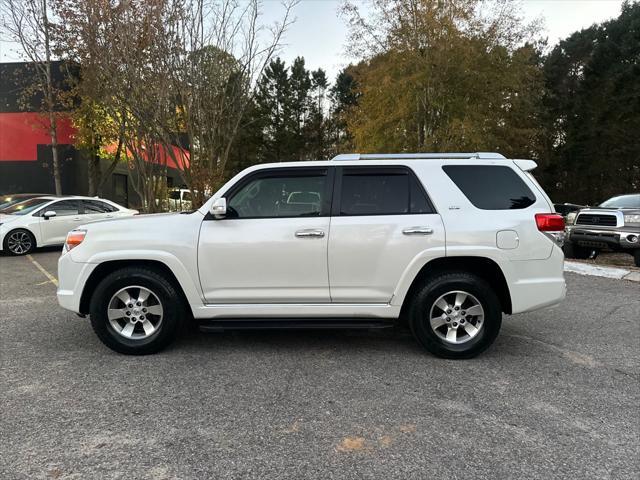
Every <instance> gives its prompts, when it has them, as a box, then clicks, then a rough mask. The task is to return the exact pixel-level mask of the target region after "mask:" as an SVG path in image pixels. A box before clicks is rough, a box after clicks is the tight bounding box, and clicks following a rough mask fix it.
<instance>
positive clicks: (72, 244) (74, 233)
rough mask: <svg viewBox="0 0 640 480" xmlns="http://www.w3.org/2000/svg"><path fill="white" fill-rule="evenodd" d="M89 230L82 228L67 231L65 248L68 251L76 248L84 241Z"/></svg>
mask: <svg viewBox="0 0 640 480" xmlns="http://www.w3.org/2000/svg"><path fill="white" fill-rule="evenodd" d="M86 235H87V231H86V230H82V229H76V230H71V231H70V232H69V233H67V240H66V241H65V242H64V248H65V250H66V251H67V252H68V251H69V250H72V249H74V248H76V247H77V246H78V245H80V244H81V243H82V242H83V241H84V237H86Z"/></svg>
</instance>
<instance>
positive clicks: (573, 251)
mask: <svg viewBox="0 0 640 480" xmlns="http://www.w3.org/2000/svg"><path fill="white" fill-rule="evenodd" d="M601 250H612V251H614V252H626V253H629V254H630V255H633V258H634V262H635V265H636V266H637V267H640V194H628V195H618V196H615V197H612V198H610V199H609V200H607V201H606V202H602V203H601V204H600V206H598V207H592V208H586V209H582V210H580V211H579V212H578V214H577V216H576V218H575V221H574V222H573V224H572V225H567V238H566V240H565V246H564V251H565V254H566V255H567V257H569V258H588V257H589V256H591V255H594V254H595V255H597V254H598V252H600V251H601Z"/></svg>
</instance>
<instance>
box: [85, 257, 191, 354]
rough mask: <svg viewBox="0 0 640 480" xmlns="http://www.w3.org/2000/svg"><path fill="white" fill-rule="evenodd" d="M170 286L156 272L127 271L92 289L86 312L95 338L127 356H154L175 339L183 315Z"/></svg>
mask: <svg viewBox="0 0 640 480" xmlns="http://www.w3.org/2000/svg"><path fill="white" fill-rule="evenodd" d="M182 304H183V302H182V299H181V297H180V295H179V294H178V292H177V291H176V289H175V287H174V286H173V284H172V283H171V282H170V281H168V280H167V279H166V278H165V277H164V276H163V275H162V274H160V273H159V272H157V271H155V270H152V269H148V268H138V267H127V268H123V269H121V270H117V271H115V272H113V273H111V274H109V275H107V276H106V277H105V278H104V279H103V280H102V281H101V282H100V283H99V284H98V286H97V287H96V289H95V291H94V293H93V296H92V298H91V303H90V306H89V312H90V315H91V325H92V327H93V330H94V331H95V332H96V334H97V335H98V338H100V340H102V342H103V343H104V344H105V345H106V346H107V347H109V348H111V349H112V350H115V351H116V352H119V353H125V354H129V355H146V354H150V353H156V352H158V351H160V350H162V349H163V348H165V347H166V346H167V345H169V344H170V343H171V342H172V341H173V340H174V338H175V337H176V334H177V331H178V326H179V324H180V321H181V320H182V318H181V317H182V314H183V312H184V309H183V305H182Z"/></svg>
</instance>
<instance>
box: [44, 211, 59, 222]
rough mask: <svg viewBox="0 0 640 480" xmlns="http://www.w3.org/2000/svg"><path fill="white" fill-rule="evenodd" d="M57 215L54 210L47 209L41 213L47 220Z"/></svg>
mask: <svg viewBox="0 0 640 480" xmlns="http://www.w3.org/2000/svg"><path fill="white" fill-rule="evenodd" d="M56 215H57V213H56V212H54V211H53V210H47V211H46V212H44V215H42V216H43V217H44V219H45V220H49V219H50V218H51V217H55V216H56Z"/></svg>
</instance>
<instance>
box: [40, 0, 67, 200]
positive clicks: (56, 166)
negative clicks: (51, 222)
mask: <svg viewBox="0 0 640 480" xmlns="http://www.w3.org/2000/svg"><path fill="white" fill-rule="evenodd" d="M42 21H43V26H44V46H45V55H46V61H45V63H46V65H45V66H46V73H45V77H46V80H47V93H46V97H47V113H48V114H49V134H50V135H51V153H52V157H53V181H54V183H55V188H56V195H62V181H61V179H60V158H59V155H58V154H59V152H58V124H57V121H56V115H55V112H54V108H55V101H54V98H53V80H52V78H51V46H50V44H49V19H48V18H47V2H46V0H42Z"/></svg>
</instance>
